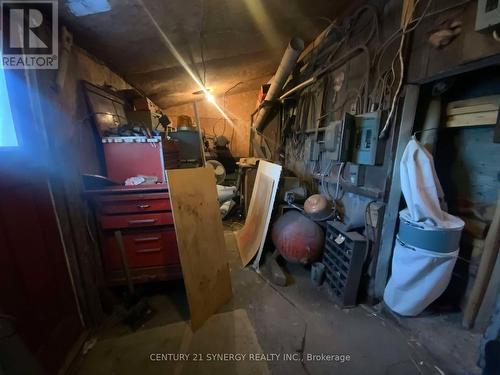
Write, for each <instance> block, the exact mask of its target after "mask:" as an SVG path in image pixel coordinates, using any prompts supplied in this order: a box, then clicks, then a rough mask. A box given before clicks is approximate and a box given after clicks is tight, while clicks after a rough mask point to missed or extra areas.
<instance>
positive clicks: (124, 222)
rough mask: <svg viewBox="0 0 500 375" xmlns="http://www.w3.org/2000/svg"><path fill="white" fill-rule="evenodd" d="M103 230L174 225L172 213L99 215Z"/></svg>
mask: <svg viewBox="0 0 500 375" xmlns="http://www.w3.org/2000/svg"><path fill="white" fill-rule="evenodd" d="M99 223H100V224H101V228H102V229H128V228H141V227H154V226H160V225H173V224H174V219H173V217H172V213H171V212H159V213H148V214H133V215H99Z"/></svg>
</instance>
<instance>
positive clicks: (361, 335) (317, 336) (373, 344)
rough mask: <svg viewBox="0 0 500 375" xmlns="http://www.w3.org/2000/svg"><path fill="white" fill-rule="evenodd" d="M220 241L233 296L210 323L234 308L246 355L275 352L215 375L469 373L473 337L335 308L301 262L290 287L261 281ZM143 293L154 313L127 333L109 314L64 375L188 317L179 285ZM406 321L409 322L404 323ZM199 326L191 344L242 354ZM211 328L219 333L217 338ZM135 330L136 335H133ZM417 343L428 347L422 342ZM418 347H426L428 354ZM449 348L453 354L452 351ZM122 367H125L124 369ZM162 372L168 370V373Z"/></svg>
mask: <svg viewBox="0 0 500 375" xmlns="http://www.w3.org/2000/svg"><path fill="white" fill-rule="evenodd" d="M226 242H227V245H228V246H227V247H228V256H229V262H230V268H231V275H232V282H233V292H234V297H233V299H232V300H231V301H230V302H229V303H227V304H226V305H225V306H224V307H223V308H222V309H221V311H220V312H219V314H218V315H217V317H215V318H214V319H213V321H214V322H216V321H222V320H223V319H224V318H223V316H229V315H227V314H236V312H238V314H236V315H237V316H238V318H237V319H239V320H241V319H243V320H245V321H246V320H248V323H245V324H243V325H241V324H240V323H238V324H240V325H241V326H243V327H250V329H249V330H248V332H247V331H245V330H243V331H242V332H247V333H241V332H240V336H242V335H243V336H247V340H248V342H249V344H248V345H249V348H252V349H250V352H251V351H254V352H262V353H266V354H282V356H281V358H280V360H272V361H267V363H266V364H267V367H265V371H264V370H263V368H262V367H260V368H259V369H258V370H257V368H256V367H252V366H243V365H236V366H235V364H234V363H232V362H226V363H219V367H218V368H217V371H216V372H217V373H228V374H233V373H238V374H253V373H255V374H259V373H266V372H267V371H269V372H270V373H272V374H287V375H290V374H375V375H376V374H388V375H390V374H405V375H412V374H415V375H422V374H444V373H446V374H473V373H477V369H476V368H475V364H474V363H473V360H472V356H471V355H469V357H470V358H466V359H465V360H463V361H460V358H457V357H459V356H460V353H462V352H464V353H472V352H474V353H475V351H476V348H477V347H471V346H472V345H473V344H475V341H474V340H475V338H474V339H471V340H462V341H463V342H462V341H460V339H462V338H463V337H468V336H467V335H465V336H464V333H463V332H459V330H456V332H454V334H453V335H455V336H453V335H452V336H450V337H454V338H455V341H454V342H450V341H447V339H446V337H447V336H446V335H447V334H446V331H447V329H446V328H441V332H438V331H435V330H434V331H433V328H432V324H434V325H435V322H436V320H434V321H433V323H428V322H424V323H422V322H418V321H417V323H414V322H416V321H414V320H411V321H412V323H411V324H410V323H408V324H407V323H405V322H404V321H401V320H398V319H394V318H391V317H390V315H388V314H385V313H383V312H382V313H379V312H377V311H376V310H373V309H371V308H368V307H365V306H358V307H356V308H354V309H348V310H341V309H339V308H338V307H336V305H335V303H334V301H333V298H332V297H331V296H330V295H329V292H328V290H327V287H326V286H322V287H320V288H316V287H314V286H313V285H312V284H311V283H310V281H309V271H308V270H307V269H305V268H304V267H302V266H298V265H290V266H289V271H290V274H291V275H293V280H292V283H291V285H289V286H286V287H276V286H274V285H273V284H271V283H269V282H268V281H267V279H266V278H265V276H264V275H265V273H266V272H265V269H263V271H262V274H259V273H256V272H255V271H253V270H251V269H242V268H241V262H240V259H239V255H238V252H237V250H236V247H235V241H234V236H233V235H232V233H231V232H226ZM146 293H148V301H149V303H150V304H151V305H152V306H153V308H154V309H155V310H156V313H155V315H154V316H153V318H152V319H151V320H149V321H148V322H147V323H146V324H145V325H144V326H143V327H141V328H140V329H139V331H138V332H136V333H131V331H130V330H129V328H127V327H126V326H124V325H123V324H121V323H120V322H119V320H118V319H117V317H116V316H115V317H111V318H110V319H109V320H108V321H107V322H106V324H105V325H104V326H103V327H102V328H101V329H100V330H99V331H98V332H97V333H96V338H97V344H96V345H95V349H90V350H89V353H88V354H87V355H84V356H82V357H81V358H80V359H79V360H78V361H77V363H76V364H75V366H74V368H73V371H72V373H74V374H84V373H93V374H100V373H102V372H100V371H98V369H101V370H102V363H109V362H110V357H109V353H110V350H111V349H110V348H113V347H115V352H117V353H118V354H117V355H120V353H119V352H120V349H117V348H121V347H122V346H121V345H123V340H128V342H129V343H130V342H137V343H139V341H137V340H139V337H140V340H142V341H141V342H142V344H141V345H145V344H144V343H145V342H146V343H147V342H148V340H150V342H149V344H148V345H149V346H148V347H149V348H151V350H154V347H155V345H156V342H155V341H151V340H154V337H157V336H158V329H162V327H163V328H165V329H166V330H168V331H171V330H172V329H170V328H168V327H178V324H179V323H178V322H183V321H186V320H188V319H189V312H188V309H187V302H186V299H185V295H184V289H183V285H182V282H175V283H168V284H163V285H158V286H155V287H149V288H148V290H147V291H146ZM224 314H226V315H224ZM236 315H235V316H236ZM242 317H243V318H242ZM221 319H222V320H221ZM231 319H235V318H234V317H233V318H231ZM405 321H406V320H405ZM438 322H439V321H438ZM174 323H175V324H174ZM441 323H442V322H441ZM183 324H184V325H185V323H183ZM214 324H218V323H213V322H212V321H209V324H208V326H209V327H210V326H213V327H216V326H214ZM412 324H413V327H411V325H412ZM429 324H430V325H429ZM167 325H168V327H167ZM438 325H439V323H438ZM434 328H435V327H434ZM175 329H180V328H175ZM175 329H174V330H175ZM222 330H224V328H222ZM206 331H209V332H212V334H206V333H205V334H198V332H197V333H195V334H194V335H193V336H194V337H195V338H196V337H197V336H198V337H197V342H198V344H197V345H198V346H200V345H201V347H203V346H204V347H208V348H210V347H211V345H212V346H213V343H214V342H222V343H223V344H220V345H218V346H217V349H218V350H219V352H220V351H222V352H228V353H235V352H241V351H242V350H241V344H238V345H235V344H234V342H236V341H238V340H236V341H235V340H228V339H227V335H224V334H223V333H222V331H221V329H219V331H217V328H207V329H206ZM251 331H253V332H251ZM144 332H146V333H144ZM148 332H151V334H149V333H148ZM213 332H221V333H220V335H218V334H214V333H213ZM422 332H424V333H422ZM436 333H438V334H439V335H440V336H441V343H440V344H436V345H432V343H433V342H434V341H435V339H436V337H435V334H436ZM138 334H139V335H140V336H133V335H138ZM148 335H149V336H148ZM433 335H434V338H433ZM136 337H137V339H136ZM148 337H149V338H148ZM443 337H444V338H443ZM113 340H116V341H113ZM195 341H196V340H195ZM254 341H258V342H254ZM423 341H425V342H427V343H430V344H431V345H427V344H425V345H423V344H422V342H423ZM224 342H225V343H226V344H224ZM447 342H448V343H449V348H448V352H446V343H447ZM100 345H104V346H106V347H107V349H106V350H103V349H102V346H101V347H100ZM138 345H139V344H138ZM221 345H222V346H221ZM425 346H427V347H429V348H431V349H432V350H433V352H432V354H431V352H430V351H428V350H427V349H426V347H425ZM185 349H186V348H184V350H185ZM165 350H166V349H165V348H164V347H161V342H160V343H159V344H158V348H157V349H156V351H158V352H165ZM214 350H215V349H214ZM451 350H454V351H455V352H456V353H458V354H452V353H451V352H450V351H451ZM92 351H94V353H92ZM294 353H299V354H303V356H302V357H303V358H304V360H302V361H300V360H293V359H292V360H286V361H285V360H283V354H290V355H292V354H294ZM321 354H337V355H341V356H344V357H340V358H336V360H335V359H330V360H328V359H325V358H320V357H311V356H312V355H321ZM145 356H146V354H145V353H144V350H142V351H133V350H129V351H128V352H127V354H126V355H124V354H123V353H121V356H120V357H119V358H118V357H117V358H114V361H115V362H120V366H122V368H123V366H125V368H127V363H128V362H130V363H135V362H134V361H136V360H142V361H143V362H144V357H145ZM347 356H349V360H347ZM124 357H125V358H124ZM134 357H141V358H134ZM342 359H343V360H342ZM123 361H125V365H124V363H123ZM100 363H101V365H100ZM129 368H130V369H132V367H130V366H129ZM141 369H142V371H141V372H142V373H143V374H144V375H146V374H153V373H158V372H157V370H158V367H157V365H156V364H155V363H153V362H150V363H148V361H146V362H145V364H144V365H143V366H142V367H141ZM198 369H199V370H200V369H204V368H198ZM177 370H178V369H177ZM110 372H111V373H113V372H114V373H120V374H121V373H123V371H118V370H117V368H110ZM173 372H175V373H202V372H206V371H199V372H198V371H196V372H194V371H193V368H191V370H190V371H187V368H184V369H183V371H173ZM108 373H109V372H108ZM163 373H170V371H167V372H163ZM213 373H215V372H213Z"/></svg>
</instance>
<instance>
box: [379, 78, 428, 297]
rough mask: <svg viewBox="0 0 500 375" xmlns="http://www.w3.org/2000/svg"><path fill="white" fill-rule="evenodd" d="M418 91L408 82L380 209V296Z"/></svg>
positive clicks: (388, 258) (388, 268)
mask: <svg viewBox="0 0 500 375" xmlns="http://www.w3.org/2000/svg"><path fill="white" fill-rule="evenodd" d="M419 95H420V86H418V85H408V86H407V87H406V94H405V99H404V104H403V113H402V114H401V125H400V127H399V134H398V142H397V147H396V154H395V157H394V165H393V167H392V172H391V174H392V177H391V181H392V184H391V187H390V190H389V197H388V200H387V206H386V208H385V212H384V222H383V225H382V233H381V237H380V247H379V250H378V257H377V268H376V273H375V291H374V293H375V297H377V298H379V299H382V297H383V295H384V290H385V286H386V284H387V279H388V278H389V270H390V267H391V259H392V249H393V246H394V240H395V238H396V224H397V221H398V217H399V208H400V202H401V176H400V173H399V164H400V163H401V158H402V157H403V152H404V150H405V148H406V145H407V144H408V142H409V141H410V139H411V134H412V132H413V127H414V123H415V116H416V113H417V106H418V98H419Z"/></svg>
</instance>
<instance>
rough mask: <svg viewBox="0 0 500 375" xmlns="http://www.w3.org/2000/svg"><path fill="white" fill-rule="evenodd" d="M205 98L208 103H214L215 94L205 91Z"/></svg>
mask: <svg viewBox="0 0 500 375" xmlns="http://www.w3.org/2000/svg"><path fill="white" fill-rule="evenodd" d="M205 98H206V99H207V101H209V102H210V103H213V104H215V96H213V95H212V94H210V93H209V92H207V93H206V94H205Z"/></svg>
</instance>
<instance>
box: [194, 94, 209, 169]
mask: <svg viewBox="0 0 500 375" xmlns="http://www.w3.org/2000/svg"><path fill="white" fill-rule="evenodd" d="M193 111H194V118H195V119H196V126H197V127H198V137H199V138H200V151H201V162H202V163H203V167H205V166H206V165H207V160H206V159H205V147H204V145H203V136H202V135H201V122H200V115H199V114H198V104H197V103H196V102H193Z"/></svg>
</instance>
